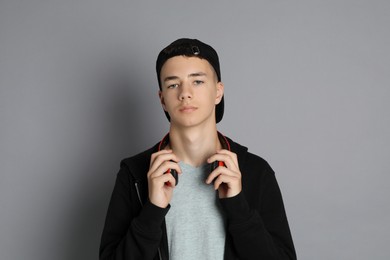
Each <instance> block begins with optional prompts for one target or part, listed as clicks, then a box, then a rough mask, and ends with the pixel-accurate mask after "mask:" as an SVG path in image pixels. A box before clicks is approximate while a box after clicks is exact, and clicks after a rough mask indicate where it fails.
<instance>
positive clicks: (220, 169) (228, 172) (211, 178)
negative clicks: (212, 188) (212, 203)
mask: <svg viewBox="0 0 390 260" xmlns="http://www.w3.org/2000/svg"><path fill="white" fill-rule="evenodd" d="M223 174H225V175H228V176H234V175H236V174H235V173H234V172H233V171H231V170H229V169H228V168H226V167H223V166H219V167H218V168H216V169H215V170H214V171H212V172H211V173H210V174H209V176H208V177H207V179H206V183H207V184H210V183H212V182H213V181H215V179H216V178H218V177H219V176H220V175H223Z"/></svg>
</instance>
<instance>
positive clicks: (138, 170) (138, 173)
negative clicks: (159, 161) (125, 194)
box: [120, 144, 158, 178]
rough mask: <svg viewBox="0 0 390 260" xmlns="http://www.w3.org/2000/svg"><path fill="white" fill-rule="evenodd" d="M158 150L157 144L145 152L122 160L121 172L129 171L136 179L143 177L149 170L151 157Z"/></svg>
mask: <svg viewBox="0 0 390 260" xmlns="http://www.w3.org/2000/svg"><path fill="white" fill-rule="evenodd" d="M157 149H158V148H157V144H156V145H154V146H153V147H151V148H149V149H147V150H145V151H143V152H140V153H138V154H136V155H133V156H131V157H127V158H124V159H122V161H121V163H120V167H121V170H125V171H129V172H130V173H131V174H133V175H134V177H138V178H141V177H143V176H142V175H143V174H144V173H146V172H147V170H148V169H149V164H150V157H151V155H152V154H153V153H154V152H156V151H157Z"/></svg>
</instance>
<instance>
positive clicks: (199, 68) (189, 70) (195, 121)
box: [159, 56, 223, 126]
mask: <svg viewBox="0 0 390 260" xmlns="http://www.w3.org/2000/svg"><path fill="white" fill-rule="evenodd" d="M160 81H161V91H160V92H159V96H160V100H161V104H162V106H163V108H164V110H165V111H166V112H168V114H169V116H170V118H171V124H174V125H181V126H196V125H199V124H202V123H204V122H209V123H213V124H215V105H217V104H218V103H219V102H220V101H221V99H222V96H223V84H222V83H221V82H218V80H217V75H216V73H215V71H214V69H213V67H212V66H211V65H210V63H209V62H208V61H207V60H205V59H200V58H197V57H186V56H175V57H172V58H170V59H168V60H167V61H166V62H165V63H164V65H163V67H162V69H161V73H160Z"/></svg>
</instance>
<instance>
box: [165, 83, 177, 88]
mask: <svg viewBox="0 0 390 260" xmlns="http://www.w3.org/2000/svg"><path fill="white" fill-rule="evenodd" d="M178 86H179V84H171V85H168V86H167V88H169V89H174V88H177V87H178Z"/></svg>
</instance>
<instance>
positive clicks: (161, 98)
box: [158, 90, 167, 111]
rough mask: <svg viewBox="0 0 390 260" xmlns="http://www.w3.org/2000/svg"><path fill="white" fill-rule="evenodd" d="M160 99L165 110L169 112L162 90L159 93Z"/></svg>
mask: <svg viewBox="0 0 390 260" xmlns="http://www.w3.org/2000/svg"><path fill="white" fill-rule="evenodd" d="M158 97H159V99H160V103H161V106H162V108H163V109H164V111H167V110H166V109H165V100H164V97H163V94H162V91H161V90H159V91H158Z"/></svg>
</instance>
